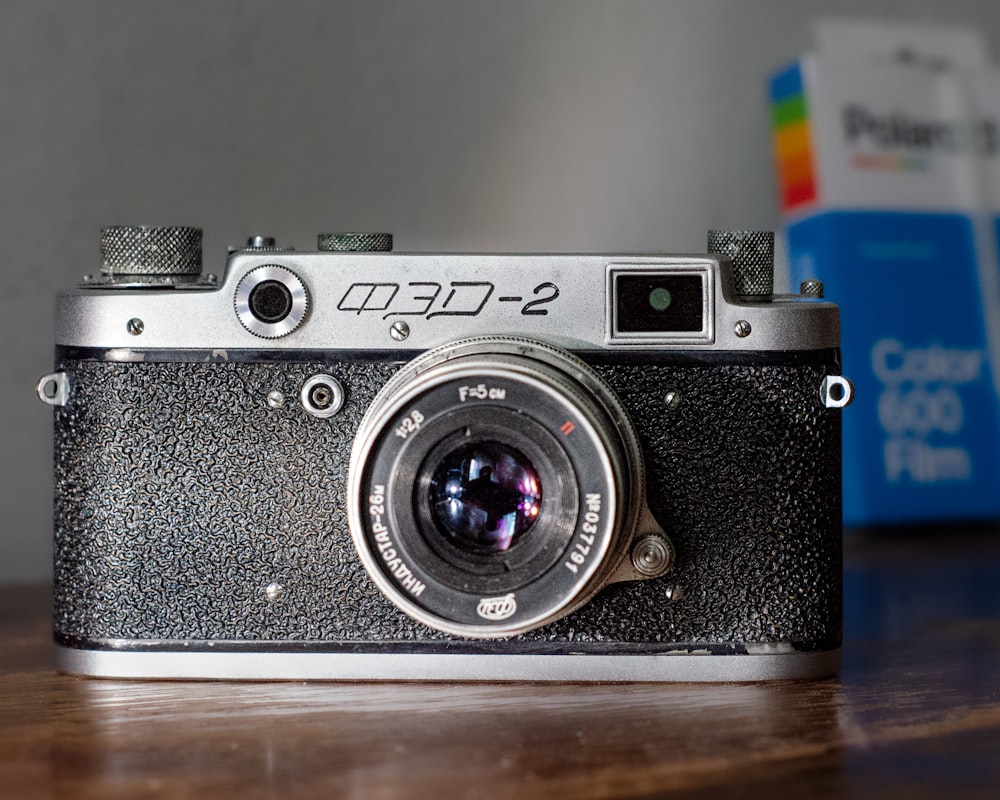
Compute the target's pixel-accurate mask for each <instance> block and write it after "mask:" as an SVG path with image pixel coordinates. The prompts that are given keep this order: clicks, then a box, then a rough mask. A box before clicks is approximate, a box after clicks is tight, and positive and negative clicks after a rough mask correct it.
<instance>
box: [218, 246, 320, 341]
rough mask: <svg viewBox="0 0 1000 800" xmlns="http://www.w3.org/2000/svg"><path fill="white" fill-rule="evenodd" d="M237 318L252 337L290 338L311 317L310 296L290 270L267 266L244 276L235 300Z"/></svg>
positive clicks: (273, 265) (257, 268)
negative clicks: (308, 316) (288, 336)
mask: <svg viewBox="0 0 1000 800" xmlns="http://www.w3.org/2000/svg"><path fill="white" fill-rule="evenodd" d="M233 301H234V305H235V307H236V316H237V317H238V318H239V321H240V322H241V323H242V325H243V327H244V328H246V329H247V330H248V331H250V333H252V334H254V335H255V336H260V337H261V338H264V339H278V338H280V337H282V336H287V335H288V334H290V333H291V332H292V331H294V330H295V329H296V328H298V327H299V325H301V324H302V323H303V321H305V318H306V316H307V315H308V314H309V292H308V290H307V289H306V286H305V284H304V283H302V281H301V280H300V279H299V276H298V275H296V274H295V273H294V272H292V271H291V270H290V269H288V268H287V267H282V266H279V265H278V264H265V265H263V266H261V267H255V268H254V269H252V270H250V271H249V272H248V273H247V274H246V275H244V276H243V277H242V278H241V279H240V282H239V283H238V284H237V286H236V295H235V297H234V298H233Z"/></svg>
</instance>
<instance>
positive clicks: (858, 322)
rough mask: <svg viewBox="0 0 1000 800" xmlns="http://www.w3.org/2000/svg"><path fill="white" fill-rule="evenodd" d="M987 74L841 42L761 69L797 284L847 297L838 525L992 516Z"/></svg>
mask: <svg viewBox="0 0 1000 800" xmlns="http://www.w3.org/2000/svg"><path fill="white" fill-rule="evenodd" d="M998 83H1000V75H998V74H997V73H996V72H994V71H992V70H986V69H975V70H972V71H969V72H967V73H965V74H963V75H962V76H959V75H956V74H955V73H954V72H953V71H947V70H943V69H940V68H936V69H935V68H929V67H926V66H917V65H913V64H909V65H904V64H900V63H893V62H892V61H891V60H889V59H881V60H879V59H877V58H874V57H867V56H865V55H859V54H857V53H844V52H839V53H837V54H836V55H830V54H829V53H823V52H820V53H818V54H814V55H808V56H805V57H803V58H802V59H801V60H799V61H798V62H796V63H794V64H793V65H791V66H790V67H788V68H787V69H785V70H783V71H781V72H780V73H779V74H777V75H776V76H775V77H774V78H773V80H772V82H771V104H772V120H773V126H774V142H775V154H776V158H777V168H778V182H779V187H780V191H781V207H782V214H783V219H784V221H785V225H786V228H787V236H788V250H789V261H790V264H789V266H790V273H791V279H792V287H793V288H794V287H797V286H798V285H799V282H800V281H803V280H806V279H809V278H818V279H819V280H821V281H823V283H824V286H825V290H826V298H828V299H830V300H833V301H834V302H836V303H838V304H839V305H840V308H841V330H842V348H843V372H844V374H845V375H847V376H848V377H849V378H851V379H852V380H853V381H854V384H855V389H856V394H855V397H856V399H855V402H854V404H853V405H852V406H851V407H850V408H849V409H848V410H847V412H846V413H845V414H844V461H843V463H844V523H845V525H847V526H860V525H881V524H893V523H905V522H914V521H923V520H942V519H954V520H961V519H965V520H971V519H993V518H1000V391H998V384H997V378H998V374H997V364H996V359H997V345H996V339H997V335H998V334H997V330H996V324H997V321H998V315H997V314H996V309H995V308H994V307H993V304H994V303H997V302H1000V301H998V299H997V298H998V294H1000V292H998V289H997V285H998V283H1000V273H998V271H997V261H998V258H997V241H998V236H1000V223H998V221H997V220H998V216H997V214H996V212H995V210H994V209H996V208H1000V203H998V202H997V200H996V199H995V198H994V197H993V193H994V192H995V191H996V187H1000V88H994V87H996V86H997V85H998ZM991 339H992V340H993V348H992V352H991V346H990V343H991Z"/></svg>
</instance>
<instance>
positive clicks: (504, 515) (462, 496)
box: [428, 441, 542, 554]
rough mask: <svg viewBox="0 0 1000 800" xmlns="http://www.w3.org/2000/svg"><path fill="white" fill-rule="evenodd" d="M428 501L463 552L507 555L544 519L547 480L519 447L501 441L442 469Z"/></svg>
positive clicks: (476, 447) (453, 456) (464, 450)
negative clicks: (543, 509)
mask: <svg viewBox="0 0 1000 800" xmlns="http://www.w3.org/2000/svg"><path fill="white" fill-rule="evenodd" d="M428 502H429V504H430V509H431V515H432V517H433V519H434V522H435V524H436V526H437V529H438V531H440V532H441V533H442V534H443V535H444V536H445V537H446V538H447V539H448V541H450V542H451V543H452V544H454V545H455V546H456V547H458V548H459V549H460V550H464V551H467V552H470V553H476V554H488V553H502V552H504V551H506V550H510V548H511V547H512V546H514V545H515V544H516V543H517V542H518V541H519V540H520V539H521V537H522V536H524V535H525V534H527V533H528V531H530V530H531V527H532V525H534V523H535V521H536V520H537V519H538V514H539V512H540V511H541V505H542V485H541V478H540V477H539V475H538V472H537V471H536V470H535V467H534V465H533V464H532V463H531V462H530V461H529V460H528V458H527V457H526V456H525V455H524V454H523V453H521V452H520V451H519V450H516V449H515V448H513V447H509V446H507V445H505V444H503V443H501V442H496V441H490V442H480V443H477V444H467V445H463V446H462V447H459V448H457V449H455V450H452V451H451V452H450V453H448V454H447V455H446V456H445V457H444V458H443V459H442V460H441V462H440V463H439V464H438V467H437V469H436V470H435V471H434V474H433V477H432V478H431V480H430V492H429V493H428Z"/></svg>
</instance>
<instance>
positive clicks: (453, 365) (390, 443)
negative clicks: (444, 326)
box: [348, 337, 645, 638]
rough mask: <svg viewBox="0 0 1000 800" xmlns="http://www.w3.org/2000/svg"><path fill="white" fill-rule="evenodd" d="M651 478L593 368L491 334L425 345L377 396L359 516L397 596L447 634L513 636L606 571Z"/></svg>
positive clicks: (361, 548)
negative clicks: (433, 346) (646, 476)
mask: <svg viewBox="0 0 1000 800" xmlns="http://www.w3.org/2000/svg"><path fill="white" fill-rule="evenodd" d="M644 485H645V479H644V475H643V467H642V457H641V451H640V448H639V444H638V440H637V438H636V436H635V432H634V429H633V427H632V424H631V422H630V420H629V418H628V415H627V413H626V412H625V410H624V408H623V407H622V406H621V404H620V403H619V401H618V400H617V398H616V397H615V395H614V393H613V392H612V391H611V389H610V388H609V387H608V386H607V385H606V384H605V383H604V382H603V380H602V379H601V378H600V377H599V376H598V375H597V373H596V372H594V370H592V369H591V368H590V367H589V366H588V365H586V364H585V363H584V362H582V361H580V360H579V359H578V358H576V357H575V356H573V355H571V354H570V353H567V352H565V351H563V350H561V349H559V348H556V347H553V346H551V345H548V344H545V343H541V342H536V341H532V340H526V339H519V338H513V337H483V338H477V339H469V340H463V341H459V342H454V343H452V344H448V345H444V346H442V347H439V348H436V349H434V350H431V351H428V352H427V353H425V354H424V355H422V356H421V357H419V358H417V359H416V360H415V361H413V362H411V363H410V364H408V365H407V366H405V367H404V368H403V369H402V370H401V371H400V372H399V373H397V375H396V376H394V377H393V379H392V380H391V381H390V382H389V383H388V384H387V385H386V386H385V387H384V388H383V390H382V391H381V392H380V393H379V395H378V396H377V397H376V398H375V400H374V402H373V403H372V405H371V407H370V408H369V410H368V413H367V414H366V416H365V418H364V420H363V421H362V423H361V425H360V427H359V430H358V433H357V436H356V438H355V443H354V448H353V451H352V456H351V464H350V474H349V479H348V515H349V520H350V527H351V535H352V538H353V540H354V544H355V547H356V548H357V551H358V554H359V557H360V558H361V561H362V563H363V564H364V566H365V569H366V570H367V571H368V574H369V575H370V577H371V578H372V580H373V581H374V582H375V583H376V585H377V586H378V587H379V589H380V590H381V591H382V593H383V594H385V596H386V597H387V598H388V599H389V600H391V601H392V602H393V603H394V604H395V605H396V606H397V607H399V608H400V609H401V610H402V611H404V612H405V613H407V614H408V615H410V616H411V617H413V618H415V619H417V620H419V621H420V622H423V623H424V624H426V625H428V626H430V627H432V628H435V629H437V630H441V631H444V632H446V633H450V634H454V635H457V636H464V637H472V638H500V637H505V636H512V635H515V634H518V633H522V632H524V631H528V630H532V629H534V628H537V627H540V626H542V625H544V624H546V623H547V622H551V621H553V620H555V619H558V618H560V617H562V616H565V615H566V614H568V613H570V612H571V611H572V610H574V609H575V608H578V607H579V606H581V605H582V604H583V603H585V602H586V601H587V600H589V599H590V598H591V597H593V595H594V594H596V592H597V591H599V590H600V589H601V588H602V587H603V586H604V585H605V584H606V583H607V582H608V579H609V577H610V576H611V574H612V573H613V572H614V571H615V568H616V567H617V566H618V564H619V563H620V562H621V560H622V558H623V556H624V554H625V553H626V552H627V550H628V548H629V546H630V544H631V542H632V538H633V534H634V531H635V526H636V523H637V518H638V515H639V510H640V508H642V506H643V498H642V492H643V487H644Z"/></svg>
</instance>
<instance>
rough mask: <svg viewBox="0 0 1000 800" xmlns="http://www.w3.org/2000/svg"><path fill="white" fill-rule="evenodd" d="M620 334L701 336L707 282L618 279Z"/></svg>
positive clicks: (694, 278)
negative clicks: (685, 334)
mask: <svg viewBox="0 0 1000 800" xmlns="http://www.w3.org/2000/svg"><path fill="white" fill-rule="evenodd" d="M615 298H616V301H615V302H616V305H615V312H616V313H615V316H616V325H615V329H616V331H617V332H619V333H701V332H702V331H703V330H704V323H705V320H704V314H705V300H704V281H703V280H702V277H701V276H700V275H670V274H658V275H627V274H619V275H617V276H615Z"/></svg>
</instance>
